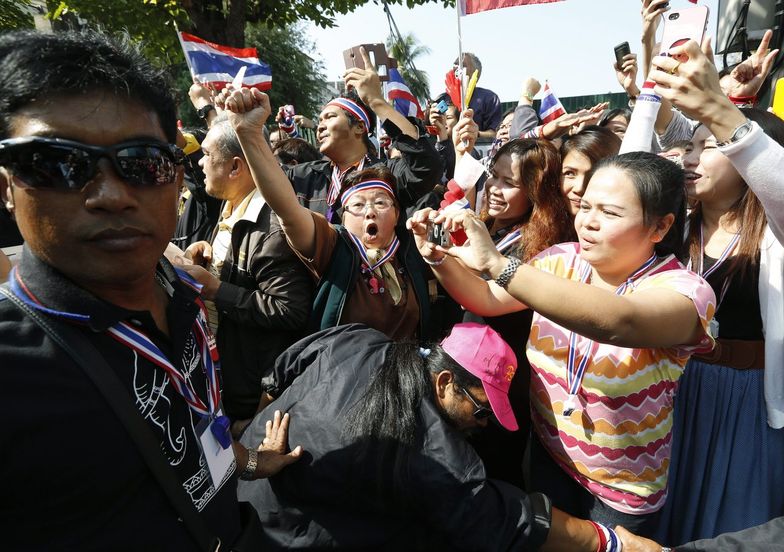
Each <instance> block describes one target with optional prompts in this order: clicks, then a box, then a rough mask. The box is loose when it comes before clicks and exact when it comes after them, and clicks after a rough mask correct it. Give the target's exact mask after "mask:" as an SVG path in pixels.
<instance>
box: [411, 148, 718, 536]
mask: <svg viewBox="0 0 784 552" xmlns="http://www.w3.org/2000/svg"><path fill="white" fill-rule="evenodd" d="M685 201H686V200H685V195H684V191H683V171H682V170H681V169H679V168H678V167H677V166H676V165H674V164H673V163H671V162H670V161H667V160H665V159H662V158H660V157H658V156H656V155H652V154H647V153H635V154H627V155H622V156H618V157H613V158H610V159H607V160H604V161H602V162H600V163H599V165H598V167H597V170H596V172H595V173H594V174H593V176H592V177H591V179H590V182H589V184H588V185H587V187H586V189H585V193H584V194H583V195H582V198H581V203H580V210H579V212H578V213H577V216H576V219H575V229H576V231H577V235H578V237H579V242H578V243H568V244H560V245H556V246H554V247H551V248H549V249H547V250H545V251H543V252H542V253H540V254H539V255H537V256H536V257H534V258H533V259H532V260H531V261H529V262H528V263H526V264H522V263H521V262H520V261H519V260H517V259H516V258H514V257H505V256H504V255H503V254H502V253H501V252H499V251H498V249H497V248H496V246H495V244H494V243H493V241H492V240H491V238H490V235H489V233H488V232H487V229H486V227H485V225H484V224H483V223H482V222H481V221H480V220H478V219H477V218H476V216H475V215H473V214H472V213H468V212H466V213H460V214H457V215H451V216H450V215H448V216H444V215H440V216H439V217H437V218H436V219H435V221H436V222H438V221H439V220H440V219H443V220H444V225H445V226H446V227H447V228H448V229H460V228H462V229H464V230H465V231H466V233H467V235H468V239H469V242H468V243H469V245H467V246H465V245H464V246H461V247H452V248H449V249H444V248H437V247H434V246H433V244H430V243H428V242H427V241H426V240H425V239H424V228H425V226H426V223H427V218H428V213H423V212H418V213H415V214H414V216H413V217H412V218H411V219H410V220H409V222H408V225H409V227H410V228H411V229H412V230H413V232H414V236H415V238H416V242H417V246H418V247H419V250H420V252H421V253H422V255H423V256H424V257H426V258H427V259H428V260H429V261H430V262H431V263H438V266H436V267H435V270H434V272H435V273H436V275H437V276H438V278H439V280H440V281H441V282H442V283H443V284H444V287H445V288H446V289H447V291H449V293H450V294H452V296H453V297H454V298H455V299H456V300H457V301H459V302H460V303H461V304H462V305H463V306H464V307H466V308H468V309H470V310H471V311H472V312H476V313H478V314H482V315H485V316H488V315H500V314H505V313H509V312H515V311H519V310H523V309H527V308H530V309H532V310H533V311H534V315H533V322H532V326H531V332H530V335H529V336H528V345H527V351H526V352H527V356H528V360H529V362H530V364H531V371H532V377H531V410H532V425H533V428H534V430H535V431H534V438H533V439H532V440H531V444H530V447H529V448H530V451H531V458H530V467H531V474H530V475H531V480H530V481H529V486H528V490H529V491H541V492H544V493H545V494H546V495H548V496H550V498H552V500H553V505H554V506H556V507H558V508H560V509H563V510H565V511H566V512H568V513H570V514H572V515H574V516H577V517H583V518H588V519H593V520H595V521H599V522H602V523H605V524H608V525H612V526H614V525H616V524H621V525H624V526H627V527H628V526H633V527H635V529H634V531H635V532H637V533H642V534H646V535H650V534H652V531H653V529H654V528H655V524H656V517H657V513H658V511H659V509H660V508H661V507H662V505H663V503H664V498H665V497H666V490H667V467H668V460H669V453H670V432H671V427H672V405H673V399H674V393H675V389H676V382H677V380H678V378H679V377H680V375H681V372H682V370H683V366H684V365H685V364H686V361H687V360H688V358H689V355H690V354H691V353H692V352H694V351H695V350H704V349H710V347H711V344H712V342H711V339H710V337H709V336H708V335H707V333H706V329H707V327H708V321H709V320H710V318H711V317H712V315H713V310H714V305H715V297H714V295H713V292H712V290H711V289H710V286H708V284H707V283H706V282H705V281H704V280H702V279H701V278H700V277H699V276H697V275H695V274H693V273H691V272H689V271H687V270H685V269H684V267H683V265H681V264H680V262H679V261H678V259H677V258H676V256H677V255H679V254H680V253H681V250H682V239H681V236H683V229H684V221H685V216H686V209H685ZM469 269H471V270H474V271H476V272H478V273H484V274H487V275H489V276H490V278H492V279H493V281H485V280H483V279H482V278H480V277H479V276H476V275H475V273H472V272H471V271H470V270H469Z"/></svg>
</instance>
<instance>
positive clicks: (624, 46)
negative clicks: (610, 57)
mask: <svg viewBox="0 0 784 552" xmlns="http://www.w3.org/2000/svg"><path fill="white" fill-rule="evenodd" d="M613 49H614V50H615V61H616V62H617V63H618V69H620V68H621V66H622V65H623V58H624V56H627V55H629V54H631V53H632V50H631V48H629V43H628V42H621V43H620V44H618V46H616V47H615V48H613Z"/></svg>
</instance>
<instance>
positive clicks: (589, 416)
mask: <svg viewBox="0 0 784 552" xmlns="http://www.w3.org/2000/svg"><path fill="white" fill-rule="evenodd" d="M584 263H585V261H583V260H582V259H581V258H580V256H579V245H578V244H575V243H569V244H560V245H556V246H554V247H551V248H549V249H547V250H546V251H544V252H542V253H541V254H539V255H538V256H537V257H536V258H535V259H533V260H532V261H531V264H532V265H534V266H536V267H537V268H539V269H540V270H544V271H546V272H550V273H552V274H555V275H557V276H560V277H562V278H568V279H570V280H576V281H579V280H580V273H581V271H582V269H583V266H584ZM654 287H656V288H661V287H665V288H668V289H672V290H674V291H677V292H678V293H681V294H683V295H684V296H686V297H689V298H690V299H691V300H692V301H693V303H694V308H695V309H696V310H697V313H698V315H699V318H700V322H701V323H702V326H703V328H705V329H706V330H707V326H708V322H709V321H710V319H711V318H712V316H713V312H714V310H715V303H716V300H715V297H714V294H713V291H712V290H711V288H710V286H708V284H707V283H705V281H704V280H703V279H702V278H700V277H699V276H697V275H696V274H694V273H692V272H690V271H687V270H686V269H685V268H684V267H683V265H681V264H680V262H678V260H677V259H675V258H674V257H669V258H668V259H665V260H664V261H660V262H659V263H658V264H657V265H656V267H655V268H654V269H653V270H651V271H650V272H648V273H646V274H645V275H644V276H643V277H642V278H640V279H639V280H637V281H636V282H635V283H634V285H633V286H630V287H629V288H628V289H627V290H626V292H625V293H626V294H629V293H634V292H637V291H642V290H645V289H651V288H654ZM569 336H570V332H569V330H567V329H565V328H563V327H561V326H559V325H558V324H555V323H553V322H551V321H550V320H548V319H547V318H545V317H543V316H541V315H539V314H538V313H536V314H534V317H533V323H532V326H531V333H530V337H529V340H528V347H527V355H528V360H529V361H530V363H531V369H532V370H531V380H532V381H531V410H532V421H533V425H534V429H535V431H536V432H537V434H538V436H539V438H540V439H541V441H542V443H543V444H544V446H545V447H546V448H547V450H548V451H549V453H550V455H551V456H552V457H553V458H554V459H555V460H556V462H558V464H560V466H561V467H562V468H563V469H564V470H565V471H566V472H567V473H568V474H569V475H570V476H571V477H573V478H574V479H575V480H576V481H577V482H578V483H579V484H580V485H581V486H583V487H584V488H585V489H587V490H588V491H589V492H591V493H592V494H594V495H595V496H597V497H598V498H599V499H600V500H602V501H603V502H605V503H606V504H607V505H608V506H610V507H612V508H614V509H616V510H619V511H621V512H624V513H628V514H647V513H651V512H655V511H656V510H658V509H659V508H661V507H662V506H663V505H664V500H665V498H666V493H667V469H668V466H669V459H670V445H671V438H672V408H673V399H674V395H675V391H676V389H677V381H678V378H680V376H681V374H682V372H683V367H684V366H685V364H686V361H687V360H688V358H689V355H690V354H691V353H693V352H696V351H698V350H710V349H711V347H712V340H711V338H710V337H708V336H707V333H706V335H705V336H704V338H703V340H702V341H701V342H700V343H699V344H697V345H687V346H677V347H672V348H667V349H630V348H625V347H618V346H615V345H608V344H600V343H594V344H593V349H592V350H593V355H592V357H591V359H590V360H589V362H588V365H587V368H586V373H585V378H584V379H583V382H582V387H581V389H580V391H579V394H578V400H577V408H576V409H575V411H574V412H573V413H572V414H571V415H570V416H568V417H567V416H565V415H564V410H565V407H564V405H565V403H566V401H567V398H568V396H569V391H568V387H567V384H566V367H567V357H568V354H569ZM589 342H590V340H588V339H587V338H583V337H581V336H578V339H577V351H579V354H580V355H582V354H583V352H584V351H586V350H587V348H588V347H589V346H590V343H589Z"/></svg>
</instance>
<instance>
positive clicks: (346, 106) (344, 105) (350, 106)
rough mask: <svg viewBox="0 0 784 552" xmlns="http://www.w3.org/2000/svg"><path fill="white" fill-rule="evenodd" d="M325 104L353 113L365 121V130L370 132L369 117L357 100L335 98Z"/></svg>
mask: <svg viewBox="0 0 784 552" xmlns="http://www.w3.org/2000/svg"><path fill="white" fill-rule="evenodd" d="M327 105H334V106H335V107H339V108H340V109H343V110H345V111H348V112H349V113H351V114H352V115H354V116H355V117H356V118H357V119H359V120H360V121H362V122H363V123H365V132H367V133H369V132H370V117H368V114H367V111H365V110H364V109H362V108H361V107H360V106H359V104H358V103H357V102H353V101H351V100H349V99H347V98H335V99H334V100H332V101H331V102H329V103H328V104H327Z"/></svg>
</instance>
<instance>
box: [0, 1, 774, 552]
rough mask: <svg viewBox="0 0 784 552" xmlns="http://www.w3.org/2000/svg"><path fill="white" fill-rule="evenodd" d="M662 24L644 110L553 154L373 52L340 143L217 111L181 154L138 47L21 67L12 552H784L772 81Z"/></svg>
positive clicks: (231, 90) (329, 120) (608, 116)
mask: <svg viewBox="0 0 784 552" xmlns="http://www.w3.org/2000/svg"><path fill="white" fill-rule="evenodd" d="M668 9H669V7H668V5H667V2H666V0H643V2H642V45H643V51H642V52H641V54H642V55H641V59H642V63H641V66H640V67H639V68H638V63H637V56H636V55H635V54H629V55H627V56H625V57H624V58H623V60H619V61H618V63H616V64H615V67H614V69H615V72H616V74H617V76H618V82H619V85H620V86H621V87H622V88H623V89H624V90H625V91H626V93H627V94H628V96H629V109H627V108H625V107H624V108H618V109H610V108H609V106H608V105H607V104H599V105H596V106H589V107H586V108H585V109H582V110H579V111H578V112H575V113H571V114H566V115H563V116H561V117H559V118H557V119H555V120H554V121H548V122H546V123H543V122H542V121H540V120H539V118H538V116H537V113H536V111H535V110H534V107H533V98H534V96H535V95H536V94H537V93H538V92H539V90H540V88H541V86H540V84H539V82H538V81H537V80H536V79H535V78H528V79H526V80H525V81H524V84H523V88H522V92H521V97H520V101H519V104H518V105H517V106H516V107H515V108H514V109H511V110H509V111H508V112H506V113H503V112H502V109H501V104H500V102H499V99H498V96H497V95H496V94H494V93H493V92H492V91H491V90H488V89H485V88H477V89H476V92H475V93H474V96H473V101H472V102H471V103H470V105H468V106H465V109H462V110H461V109H460V106H456V105H454V102H453V101H452V100H451V98H450V95H449V94H446V93H445V94H443V95H441V96H437V97H435V98H434V99H433V100H432V102H430V103H429V105H428V106H427V108H426V109H425V111H424V112H425V120H419V119H417V118H415V117H409V116H406V115H403V114H402V113H400V112H399V111H397V110H396V109H395V108H394V107H393V106H392V105H391V104H390V103H389V102H387V101H386V99H385V98H384V95H383V93H382V86H381V82H380V79H379V76H378V74H377V73H376V71H375V70H374V69H373V68H372V63H371V62H370V59H369V57H368V56H367V53H366V52H364V50H361V55H362V56H364V58H365V60H364V61H365V68H364V69H359V68H352V69H349V70H347V72H346V74H345V77H344V78H345V84H346V93H345V94H342V95H340V96H339V97H336V98H334V99H332V100H331V101H329V102H327V103H326V105H324V106H323V108H322V110H321V112H320V113H319V115H318V117H317V120H316V121H310V120H308V119H307V118H304V117H302V116H297V117H296V118H294V119H293V122H289V121H288V119H287V118H286V113H287V110H286V108H285V107H282V106H280V107H279V106H274V105H271V104H270V101H269V97H268V96H267V95H266V94H265V93H263V92H261V91H260V90H258V89H256V88H245V87H239V88H237V87H234V86H233V85H228V86H227V87H226V88H224V89H223V90H210V89H209V88H208V87H207V86H205V85H204V84H202V83H194V84H193V86H192V87H191V89H190V90H189V91H188V94H189V97H190V99H191V102H192V104H193V108H194V110H195V111H196V112H197V113H198V116H199V117H200V118H201V119H202V120H203V121H204V128H203V129H182V128H178V126H177V112H176V104H175V101H174V96H173V93H172V91H171V89H170V86H169V83H168V82H167V79H166V76H165V74H164V73H163V72H162V70H161V69H159V68H156V67H155V66H154V65H152V64H151V63H150V62H148V61H147V60H146V59H144V57H143V56H142V55H141V54H140V53H139V51H138V49H137V48H136V47H135V46H134V45H132V44H131V42H130V39H129V38H128V37H127V36H126V37H125V38H122V37H120V38H117V37H109V36H107V35H105V34H102V33H101V32H98V31H91V30H83V31H78V32H77V31H68V32H58V33H50V34H45V33H38V32H33V31H24V32H14V33H7V34H4V35H0V71H2V73H3V74H4V75H5V76H6V77H5V78H4V79H3V80H2V81H0V192H1V193H2V198H3V203H4V205H5V208H6V210H7V213H8V214H10V215H11V216H12V217H13V220H14V221H15V225H16V226H17V227H18V231H19V232H20V234H21V236H22V237H23V238H24V248H23V251H22V254H21V260H20V261H19V263H18V264H16V265H15V266H12V265H11V263H9V262H7V260H6V259H5V258H4V257H2V256H0V274H2V275H3V276H4V280H6V283H5V284H4V285H3V286H2V287H0V359H1V361H2V362H0V365H2V369H0V388H2V389H3V393H2V397H3V399H4V402H5V403H6V404H7V405H8V406H9V408H8V409H7V414H6V416H5V419H4V423H3V424H2V425H1V426H0V427H2V429H1V430H0V443H2V446H3V450H4V451H5V452H4V454H3V455H2V457H1V458H2V459H0V474H2V475H3V476H4V479H5V480H6V481H7V487H6V492H5V496H6V500H4V501H3V505H2V506H0V526H1V527H2V528H3V533H4V540H3V543H4V544H3V548H4V549H9V550H70V549H81V550H202V551H207V550H210V551H212V550H238V551H246V550H284V549H286V550H287V549H308V550H316V549H319V550H320V549H352V550H377V549H381V550H387V549H389V550H391V549H404V550H471V551H474V550H540V549H541V550H545V551H547V550H553V551H577V552H579V551H586V552H595V551H599V552H604V551H611V552H620V551H621V550H626V551H627V552H630V551H631V552H637V551H640V552H659V551H667V550H679V551H686V550H739V551H762V550H766V551H767V550H779V549H784V545H782V542H784V497H782V495H781V493H780V489H781V488H782V486H783V485H784V470H782V469H781V467H780V462H781V459H782V458H784V298H783V297H782V293H781V289H782V283H783V282H784V193H782V184H781V179H780V178H779V177H778V171H779V170H782V169H784V121H782V120H781V119H780V118H778V117H777V116H776V115H774V114H773V113H770V112H768V111H767V110H766V109H765V107H766V106H764V105H755V104H756V103H757V101H756V96H757V93H758V92H759V89H760V87H761V86H762V85H763V83H764V81H765V79H766V78H767V77H768V74H769V73H770V71H771V67H772V64H773V60H774V59H775V58H776V56H777V55H778V50H776V49H774V50H770V49H769V46H770V40H771V33H770V32H768V33H766V34H765V36H764V37H763V39H762V41H761V43H760V45H759V48H758V49H757V50H756V51H755V52H753V53H752V55H751V56H750V57H749V58H748V59H746V60H745V61H743V62H742V63H741V64H740V65H738V66H736V67H735V68H732V69H731V70H727V71H723V72H722V73H721V74H720V73H719V72H718V71H717V69H716V67H715V65H714V62H713V56H712V50H711V45H710V40H706V41H704V42H703V44H697V43H696V42H694V41H689V42H688V43H686V44H682V45H679V46H675V47H674V48H672V49H671V50H670V51H669V52H657V46H656V45H655V44H654V39H653V37H654V36H655V33H656V26H657V24H658V21H659V20H660V19H661V15H662V14H665V13H666V12H667V10H668ZM665 53H666V54H668V55H661V54H665ZM455 66H456V67H464V68H465V69H466V70H467V72H468V74H473V73H474V71H476V73H477V75H480V76H481V69H482V65H481V61H480V60H479V59H478V58H477V57H476V56H475V55H473V54H470V53H466V54H465V56H464V59H462V60H460V59H458V60H456V61H455ZM638 69H639V70H640V71H641V73H642V75H643V76H644V78H645V80H647V81H649V82H648V83H647V84H646V86H645V87H644V88H640V87H639V86H638V85H639V84H642V83H638V82H637V73H638ZM486 80H488V79H487V77H483V82H485V81H486ZM644 91H647V92H644ZM643 93H649V94H651V93H655V94H656V96H657V97H658V98H660V102H661V107H660V108H659V111H658V114H657V115H656V120H655V123H654V124H653V126H652V128H646V127H645V125H640V124H635V116H636V113H635V105H634V104H635V100H636V99H637V98H638V97H639V96H640V95H641V94H643ZM307 124H313V125H314V126H315V130H316V137H317V141H318V143H317V144H316V146H315V147H314V145H313V144H309V143H308V142H307V141H305V140H303V139H302V138H299V137H297V125H307ZM380 129H383V133H384V136H385V140H381V141H380V140H379V139H378V137H377V136H375V134H376V133H378V132H379V130H380ZM640 133H643V134H642V135H640ZM483 139H484V140H492V145H491V147H490V148H489V150H488V151H486V152H485V153H481V152H480V150H479V148H478V147H477V141H480V140H483ZM630 143H634V144H645V147H644V148H643V149H641V150H639V148H637V149H638V150H639V151H637V150H631V151H629V144H630ZM648 144H650V147H648ZM620 151H626V153H623V154H619V152H620ZM465 167H472V168H473V170H474V172H475V173H476V174H477V176H478V178H476V180H475V181H473V180H472V181H470V182H466V181H465V174H466V173H467V172H470V171H467V170H462V169H464V168H465ZM477 167H478V169H477ZM458 192H459V193H458ZM6 275H7V278H6V277H5V276H6Z"/></svg>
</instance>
